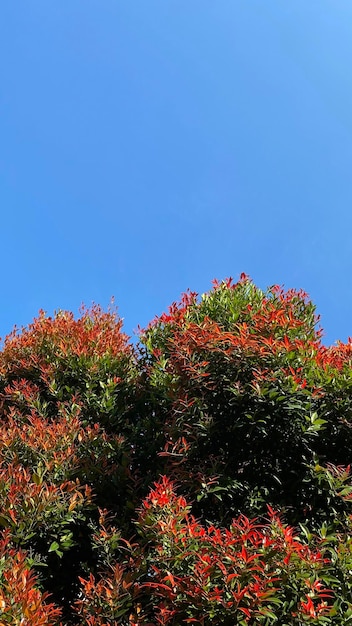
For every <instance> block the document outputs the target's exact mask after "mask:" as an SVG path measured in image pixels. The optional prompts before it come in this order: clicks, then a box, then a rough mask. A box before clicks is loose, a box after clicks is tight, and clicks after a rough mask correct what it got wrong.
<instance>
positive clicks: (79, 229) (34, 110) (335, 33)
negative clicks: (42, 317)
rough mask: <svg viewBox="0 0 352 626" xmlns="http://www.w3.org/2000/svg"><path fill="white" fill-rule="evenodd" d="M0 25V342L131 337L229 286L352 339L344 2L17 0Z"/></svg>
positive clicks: (348, 44)
mask: <svg viewBox="0 0 352 626" xmlns="http://www.w3.org/2000/svg"><path fill="white" fill-rule="evenodd" d="M0 14H1V19H0V76H1V81H0V202H1V247H0V259H1V266H2V281H1V283H2V286H1V316H0V336H2V337H3V336H4V335H5V334H6V333H8V332H9V331H10V330H11V328H12V327H13V325H14V324H17V325H25V324H27V323H29V322H30V321H31V320H32V318H33V317H34V316H35V315H36V313H37V311H38V309H40V308H43V309H45V310H47V311H48V312H49V313H52V312H53V311H54V310H56V309H69V310H73V311H75V312H76V311H77V309H78V307H79V305H80V304H81V303H82V302H85V303H87V304H90V303H91V302H92V301H95V302H98V303H100V304H102V305H103V306H104V307H105V306H107V304H108V303H109V301H110V298H111V296H113V295H114V296H115V300H116V303H117V305H118V307H119V312H120V315H121V316H122V317H124V319H125V329H126V331H127V332H128V333H129V334H131V333H132V332H133V330H134V329H136V328H137V325H138V324H141V325H145V324H147V323H148V321H149V320H150V319H151V318H152V317H154V315H155V314H157V313H161V312H162V311H163V310H164V309H165V308H167V306H168V305H169V304H170V303H171V302H172V301H173V300H175V299H177V298H178V296H179V295H180V293H181V292H182V291H184V290H186V289H187V288H188V287H189V288H191V289H192V290H195V291H199V292H203V291H206V290H207V289H208V288H209V287H210V283H211V280H212V278H215V277H217V278H219V279H221V278H225V277H227V276H230V275H231V276H234V277H235V278H237V277H238V275H239V274H240V273H241V272H242V271H244V272H246V273H248V274H249V275H250V276H251V277H252V278H253V279H254V281H255V282H256V283H257V284H258V285H259V286H260V287H266V286H267V285H271V284H274V283H279V284H284V285H285V286H286V287H297V288H303V289H305V290H306V291H308V292H309V294H310V296H311V298H312V299H313V301H314V302H315V303H316V305H317V309H318V312H319V313H320V314H321V318H322V325H323V327H324V328H325V341H326V342H327V343H333V342H335V340H337V339H341V340H343V341H345V340H347V337H348V336H349V335H352V320H351V319H350V311H351V308H352V292H351V279H350V277H351V270H352V246H351V226H352V71H351V67H352V3H351V1H350V0H311V1H309V2H307V0H285V1H284V0H216V1H214V0H187V1H186V0H147V1H146V0H139V1H137V0H70V1H69V2H65V1H63V0H51V1H50V2H48V0H32V1H31V2H27V1H25V0H18V1H16V2H15V1H12V2H4V3H3V4H2V7H1V10H0Z"/></svg>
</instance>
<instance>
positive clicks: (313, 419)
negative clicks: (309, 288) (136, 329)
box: [0, 275, 352, 626]
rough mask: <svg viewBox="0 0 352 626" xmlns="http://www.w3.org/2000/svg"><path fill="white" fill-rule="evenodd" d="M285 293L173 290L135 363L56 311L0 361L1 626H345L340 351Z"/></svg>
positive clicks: (243, 283)
mask: <svg viewBox="0 0 352 626" xmlns="http://www.w3.org/2000/svg"><path fill="white" fill-rule="evenodd" d="M317 324H318V319H317V317H316V315H315V309H314V306H313V305H312V303H311V302H310V301H309V299H308V297H307V295H306V294H304V293H303V292H301V291H295V290H290V291H284V290H282V289H281V288H279V287H277V286H274V287H271V288H269V289H268V290H267V291H265V292H264V291H262V290H260V289H258V288H257V287H256V286H255V285H254V284H253V282H252V281H251V280H250V279H249V278H248V277H247V276H246V275H242V276H241V278H240V280H239V282H237V283H233V282H232V280H231V279H229V280H225V281H223V282H220V283H219V282H215V283H214V285H213V288H212V289H211V290H210V291H209V293H207V294H204V295H203V296H201V297H199V296H198V295H197V294H195V293H192V292H187V293H186V294H184V296H183V297H182V299H181V301H180V302H176V303H174V304H173V305H172V306H171V307H170V309H169V311H168V312H167V313H164V314H163V315H161V316H160V317H157V318H156V319H155V320H153V321H152V322H151V324H150V325H149V326H148V327H147V328H146V329H144V330H142V331H141V332H140V337H139V343H138V344H137V346H133V345H132V344H131V343H130V342H129V339H128V337H127V336H126V335H125V334H124V333H123V332H122V322H121V320H120V319H119V318H118V316H117V315H116V313H115V312H114V311H113V310H109V311H108V312H104V311H102V310H101V309H100V308H99V307H97V306H94V307H92V308H91V309H83V310H82V311H81V313H80V316H79V317H78V318H77V319H76V318H75V317H74V316H73V315H72V314H71V313H68V312H59V313H57V314H56V315H55V316H54V317H48V316H46V315H45V313H44V312H40V314H39V317H38V318H37V319H35V320H34V322H33V323H32V324H30V325H29V326H28V327H27V328H24V329H22V330H17V329H15V330H14V331H13V333H11V335H9V336H8V337H7V338H6V339H5V340H4V343H3V347H2V350H1V352H0V417H1V419H0V496H1V497H0V624H1V626H2V625H3V624H4V625H5V624H18V625H21V626H25V625H28V626H29V625H31V626H42V625H43V626H44V625H48V626H49V625H50V626H59V625H60V624H61V625H62V626H73V625H74V624H78V625H79V626H83V625H88V626H114V625H116V626H117V625H121V626H133V625H134V626H137V625H139V624H141V625H143V626H157V625H168V626H178V625H181V624H191V623H194V624H199V625H203V626H210V625H211V624H218V625H219V626H227V625H228V626H234V625H236V624H239V625H243V626H245V625H246V626H247V625H249V626H254V625H262V626H270V625H271V624H277V625H278V626H285V625H286V626H301V625H302V624H305V623H308V624H327V625H341V626H342V625H345V624H349V623H351V624H352V508H351V502H352V476H351V472H350V462H351V450H352V341H351V342H350V341H349V342H348V343H347V344H338V345H336V346H333V347H329V348H328V347H326V346H324V345H323V343H322V341H321V331H320V330H319V329H318V327H317Z"/></svg>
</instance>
